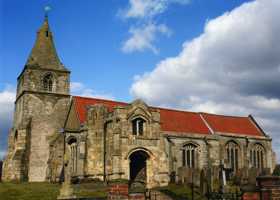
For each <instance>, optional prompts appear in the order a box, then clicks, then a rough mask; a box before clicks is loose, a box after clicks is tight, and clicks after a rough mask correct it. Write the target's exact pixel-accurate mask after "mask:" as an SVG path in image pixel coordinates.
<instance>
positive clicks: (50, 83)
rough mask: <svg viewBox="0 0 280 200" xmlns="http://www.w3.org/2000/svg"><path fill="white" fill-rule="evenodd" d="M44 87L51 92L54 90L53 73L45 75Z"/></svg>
mask: <svg viewBox="0 0 280 200" xmlns="http://www.w3.org/2000/svg"><path fill="white" fill-rule="evenodd" d="M43 89H44V90H45V91H48V92H51V91H52V90H53V77H52V75H51V74H48V75H46V76H45V77H44V79H43Z"/></svg>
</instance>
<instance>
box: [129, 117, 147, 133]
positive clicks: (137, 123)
mask: <svg viewBox="0 0 280 200" xmlns="http://www.w3.org/2000/svg"><path fill="white" fill-rule="evenodd" d="M144 124H145V120H143V119H142V118H136V119H134V120H132V134H133V135H143V133H144Z"/></svg>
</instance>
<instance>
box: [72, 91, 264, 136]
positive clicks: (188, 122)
mask: <svg viewBox="0 0 280 200" xmlns="http://www.w3.org/2000/svg"><path fill="white" fill-rule="evenodd" d="M73 98H74V104H75V109H76V112H77V114H78V118H79V120H80V123H84V122H85V120H86V113H87V111H86V110H87V106H90V105H95V104H103V105H105V106H106V107H108V109H109V111H113V108H114V107H116V106H126V105H128V104H127V103H123V102H117V101H111V100H104V99H96V98H86V97H78V96H74V97H73ZM156 109H159V110H160V121H161V130H162V131H167V132H178V133H197V134H211V132H210V130H209V129H208V127H207V125H206V123H205V122H204V121H203V119H202V118H201V116H200V113H195V112H187V111H179V110H172V109H165V108H156ZM201 115H202V116H203V118H204V120H205V121H206V122H207V124H208V125H209V126H210V127H211V129H212V130H213V131H214V132H223V133H232V134H237V135H238V134H240V135H251V136H263V134H262V132H261V130H259V129H258V128H257V127H256V125H255V124H253V123H254V122H252V121H251V120H250V118H249V117H230V116H222V115H213V114H207V113H201Z"/></svg>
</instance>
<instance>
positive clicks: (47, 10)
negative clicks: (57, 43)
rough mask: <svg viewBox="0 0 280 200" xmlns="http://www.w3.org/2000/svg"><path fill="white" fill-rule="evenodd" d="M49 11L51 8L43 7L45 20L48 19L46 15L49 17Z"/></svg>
mask: <svg viewBox="0 0 280 200" xmlns="http://www.w3.org/2000/svg"><path fill="white" fill-rule="evenodd" d="M50 10H51V7H50V6H49V5H46V6H45V7H44V11H45V19H48V15H49V11H50Z"/></svg>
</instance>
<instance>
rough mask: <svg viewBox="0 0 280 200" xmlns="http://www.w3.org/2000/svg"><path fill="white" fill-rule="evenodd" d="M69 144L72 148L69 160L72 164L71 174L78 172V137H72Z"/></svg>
mask: <svg viewBox="0 0 280 200" xmlns="http://www.w3.org/2000/svg"><path fill="white" fill-rule="evenodd" d="M68 145H69V150H70V152H69V153H70V160H69V166H70V171H71V174H72V175H74V174H76V172H77V156H78V154H77V139H76V138H74V137H73V138H71V139H70V140H69V141H68Z"/></svg>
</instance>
